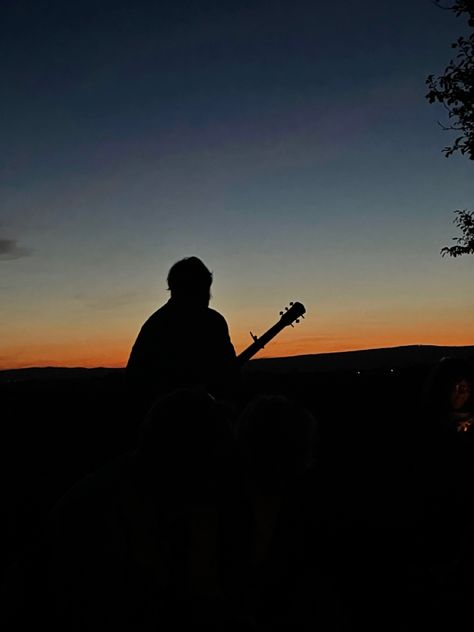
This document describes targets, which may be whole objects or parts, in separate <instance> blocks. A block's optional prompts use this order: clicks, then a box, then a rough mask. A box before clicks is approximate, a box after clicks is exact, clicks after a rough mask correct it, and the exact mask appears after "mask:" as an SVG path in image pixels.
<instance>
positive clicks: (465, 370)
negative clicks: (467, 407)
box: [422, 356, 474, 419]
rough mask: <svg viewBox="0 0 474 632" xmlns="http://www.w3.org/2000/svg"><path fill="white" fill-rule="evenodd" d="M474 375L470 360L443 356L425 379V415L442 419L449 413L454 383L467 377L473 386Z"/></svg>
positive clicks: (423, 407) (423, 400) (423, 397)
mask: <svg viewBox="0 0 474 632" xmlns="http://www.w3.org/2000/svg"><path fill="white" fill-rule="evenodd" d="M473 377H474V367H473V365H472V364H471V363H470V362H469V360H467V359H464V358H453V357H449V356H446V357H444V358H441V360H440V361H439V362H438V363H437V364H435V366H434V367H433V368H432V369H431V371H430V373H429V374H428V377H427V378H426V381H425V385H424V389H423V393H422V409H423V412H424V413H425V415H434V416H436V417H438V418H440V419H441V418H443V417H445V416H446V415H448V414H449V411H450V408H451V393H452V390H453V388H454V385H455V384H457V383H458V382H460V381H461V380H463V379H465V380H467V381H468V382H469V383H470V384H471V386H472V383H473ZM471 400H472V398H471ZM471 405H472V401H471Z"/></svg>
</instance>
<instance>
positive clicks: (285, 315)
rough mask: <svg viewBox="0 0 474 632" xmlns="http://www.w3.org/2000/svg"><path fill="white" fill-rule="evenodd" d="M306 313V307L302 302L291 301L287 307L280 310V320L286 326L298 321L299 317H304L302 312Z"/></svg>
mask: <svg viewBox="0 0 474 632" xmlns="http://www.w3.org/2000/svg"><path fill="white" fill-rule="evenodd" d="M305 313H306V309H305V307H304V305H303V304H302V303H298V302H296V303H294V302H293V301H292V302H291V303H290V306H289V307H285V309H284V310H283V311H281V312H280V316H281V318H280V322H281V323H282V324H283V325H285V327H286V326H288V325H291V326H293V323H294V322H296V323H299V322H300V321H299V319H300V318H304V316H303V314H305Z"/></svg>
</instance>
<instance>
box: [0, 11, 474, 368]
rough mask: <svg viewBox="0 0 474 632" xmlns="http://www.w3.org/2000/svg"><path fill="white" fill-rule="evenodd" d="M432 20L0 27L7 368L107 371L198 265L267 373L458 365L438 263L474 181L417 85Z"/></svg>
mask: <svg viewBox="0 0 474 632" xmlns="http://www.w3.org/2000/svg"><path fill="white" fill-rule="evenodd" d="M466 28H467V27H466V25H465V22H463V20H462V18H456V17H455V16H454V14H452V13H451V12H449V11H443V10H441V9H439V8H437V7H436V6H434V4H433V2H431V0H399V1H396V2H394V1H393V0H362V1H361V2H354V0H341V1H339V2H333V3H330V2H318V1H315V0H311V1H301V2H300V1H298V0H293V1H291V2H290V1H279V0H273V1H272V2H270V1H265V2H264V1H262V0H247V1H239V0H234V1H233V2H226V1H223V0H221V1H220V2H219V1H215V2H208V1H200V0H195V1H188V2H186V1H183V0H173V1H168V0H166V1H163V2H161V1H156V2H152V1H149V2H148V1H142V0H135V1H134V2H132V1H128V2H125V1H122V0H114V1H110V2H109V1H102V0H94V1H81V0H78V1H77V2H65V1H64V0H61V1H60V2H55V1H51V2H48V1H43V0H36V1H34V2H33V1H31V0H30V1H22V0H3V2H2V3H1V6H0V70H1V77H2V82H1V95H0V96H1V101H0V103H1V105H0V111H1V114H2V115H1V117H0V133H1V136H0V137H1V148H2V151H1V154H0V320H1V333H0V368H16V367H25V366H46V365H58V366H88V367H93V366H110V367H112V366H114V367H115V366H123V365H124V364H125V363H126V361H127V358H128V354H129V352H130V347H131V345H132V343H133V341H134V339H135V337H136V335H137V333H138V330H139V329H140V327H141V325H142V324H143V322H144V320H145V319H146V318H147V317H148V316H149V315H150V314H151V313H152V312H153V311H154V310H155V309H156V308H157V307H159V306H160V305H161V304H162V303H163V302H164V301H165V300H167V298H168V293H167V290H166V275H167V271H168V269H169V267H170V266H171V265H172V264H173V263H174V262H175V261H176V260H178V259H181V258H182V257H185V256H189V255H196V256H198V257H200V258H202V259H203V261H204V262H205V263H206V265H207V266H208V267H209V268H210V269H211V270H212V271H213V272H214V284H213V288H212V293H213V300H212V303H211V306H212V307H214V308H215V309H217V310H219V311H220V312H221V313H222V314H223V315H224V316H225V317H226V319H227V322H228V324H229V329H230V333H231V337H232V340H233V342H234V346H235V347H236V350H237V351H240V350H242V349H243V348H244V347H246V346H247V345H248V344H250V342H251V339H250V336H249V331H250V330H251V331H252V332H254V333H256V334H261V333H263V332H264V331H265V330H266V329H268V328H269V327H270V326H271V325H273V324H274V322H275V321H276V319H277V318H278V312H279V311H280V310H281V309H282V308H283V307H284V306H285V305H287V304H288V302H289V301H292V300H298V301H301V302H302V303H303V304H304V305H305V306H306V310H307V316H306V318H305V320H304V321H302V323H300V324H299V325H297V326H296V327H295V328H294V329H292V328H287V329H285V331H284V332H282V333H281V334H280V335H279V336H278V338H276V339H275V340H274V341H273V342H272V343H270V344H269V345H268V346H267V348H266V349H265V351H264V352H263V353H262V354H261V355H262V356H265V355H266V356H282V355H295V354H306V353H320V352H328V351H341V350H348V349H365V348H374V347H386V346H395V345H405V344H440V345H444V344H446V345H464V344H474V318H473V316H474V291H473V272H474V258H473V257H472V256H471V257H461V258H458V259H449V258H442V257H441V256H440V249H441V247H443V246H445V245H450V243H451V238H452V237H454V236H455V235H456V233H457V229H456V227H455V226H454V225H453V223H452V220H453V213H452V211H453V210H455V209H457V208H460V209H462V208H473V207H474V164H473V163H472V161H469V160H468V159H467V158H465V157H464V158H463V157H460V156H453V157H451V158H449V159H446V158H445V157H444V155H443V153H442V148H443V147H444V146H445V145H447V144H449V143H450V142H451V140H452V138H453V135H452V134H451V133H449V132H445V131H443V130H442V129H441V127H440V126H439V125H438V121H442V122H446V114H445V111H444V110H443V108H442V107H441V106H433V105H429V104H428V102H427V100H426V99H425V94H426V91H427V90H426V86H425V79H426V76H427V75H428V74H430V73H434V74H438V73H440V72H442V71H443V69H444V68H445V66H446V65H447V62H448V61H449V59H450V56H451V55H453V54H454V51H452V49H451V48H450V44H451V43H452V42H453V41H454V40H455V39H457V37H458V36H459V35H461V34H462V33H463V32H465V31H466Z"/></svg>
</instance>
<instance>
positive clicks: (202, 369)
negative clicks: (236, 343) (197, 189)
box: [127, 257, 237, 397]
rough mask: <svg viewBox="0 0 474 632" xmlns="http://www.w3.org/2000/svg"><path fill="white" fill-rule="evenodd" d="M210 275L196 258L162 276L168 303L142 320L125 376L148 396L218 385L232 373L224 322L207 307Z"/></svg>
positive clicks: (226, 381) (231, 354)
mask: <svg viewBox="0 0 474 632" xmlns="http://www.w3.org/2000/svg"><path fill="white" fill-rule="evenodd" d="M211 284H212V273H211V272H210V271H209V270H208V269H207V268H206V266H205V265H204V264H203V263H202V261H200V260H199V259H198V258H197V257H189V258H186V259H182V260H181V261H178V262H177V263H175V264H174V265H173V266H172V268H171V269H170V271H169V274H168V288H169V290H170V292H171V298H170V299H169V301H168V302H167V303H166V304H165V305H163V306H162V307H161V308H160V309H158V310H157V311H156V312H155V313H154V314H152V316H150V318H149V319H148V320H147V321H146V322H145V324H144V325H143V327H142V328H141V330H140V333H139V335H138V337H137V339H136V341H135V344H134V345H133V348H132V351H131V354H130V358H129V360H128V364H127V374H128V375H129V377H130V378H131V380H132V382H133V383H134V385H135V387H138V388H139V389H140V391H141V392H143V393H149V394H150V396H151V397H153V396H155V395H156V394H160V393H165V392H169V391H171V390H173V389H174V388H178V387H190V386H202V387H205V388H207V389H209V390H213V389H218V390H219V388H220V387H222V386H224V385H226V384H229V383H230V382H232V380H233V379H235V377H236V375H237V363H236V358H235V351H234V347H233V345H232V343H231V340H230V336H229V330H228V327H227V323H226V321H225V319H224V317H223V316H221V314H219V313H218V312H216V311H215V310H213V309H211V308H209V300H210V287H211Z"/></svg>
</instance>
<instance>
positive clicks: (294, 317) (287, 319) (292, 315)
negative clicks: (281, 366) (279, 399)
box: [237, 302, 306, 366]
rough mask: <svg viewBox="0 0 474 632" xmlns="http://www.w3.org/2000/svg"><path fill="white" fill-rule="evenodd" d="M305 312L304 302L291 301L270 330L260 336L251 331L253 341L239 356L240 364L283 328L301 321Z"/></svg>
mask: <svg viewBox="0 0 474 632" xmlns="http://www.w3.org/2000/svg"><path fill="white" fill-rule="evenodd" d="M305 313H306V309H305V308H304V305H302V303H298V302H296V303H293V302H291V303H290V307H285V309H284V311H281V312H280V317H281V318H280V320H279V321H278V322H277V323H275V324H274V325H273V327H270V329H269V330H268V331H266V332H265V333H264V334H262V335H261V336H260V338H258V337H257V336H255V335H254V334H253V333H252V332H250V335H251V337H252V340H253V342H252V344H251V345H250V346H249V347H247V348H246V349H244V351H242V353H240V354H239V355H238V356H237V362H238V364H239V365H240V366H242V364H244V363H245V362H247V360H250V358H251V357H252V356H254V355H255V354H256V353H257V352H258V351H260V349H263V347H264V346H265V345H266V344H267V342H270V340H272V338H274V337H275V336H276V335H277V334H279V333H280V331H281V330H282V329H284V328H285V327H288V326H289V325H291V326H292V327H293V323H294V322H296V323H299V322H300V321H299V319H300V318H304V315H303V314H305Z"/></svg>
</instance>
